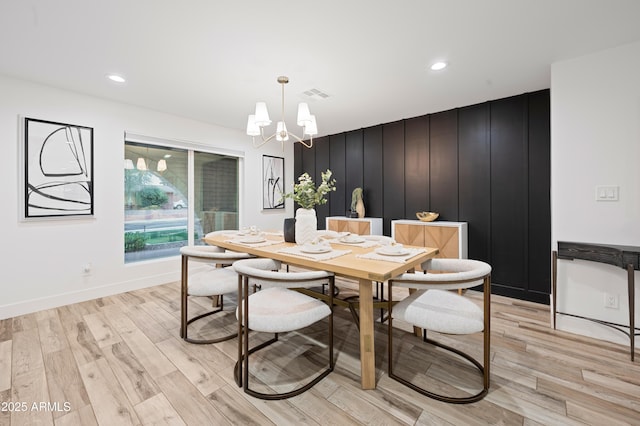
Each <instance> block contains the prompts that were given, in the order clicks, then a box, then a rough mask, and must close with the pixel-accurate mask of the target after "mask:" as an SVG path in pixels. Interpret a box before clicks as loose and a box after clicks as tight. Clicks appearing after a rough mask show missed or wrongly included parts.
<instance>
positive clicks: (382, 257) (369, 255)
mask: <svg viewBox="0 0 640 426" xmlns="http://www.w3.org/2000/svg"><path fill="white" fill-rule="evenodd" d="M407 250H408V251H409V253H407V254H405V255H402V256H389V255H384V254H378V253H376V252H375V251H372V252H370V253H365V254H359V255H357V256H356V257H358V258H360V259H371V260H383V261H385V262H395V263H405V262H406V261H407V260H409V259H411V258H412V257H414V256H416V255H418V254H420V253H424V252H425V251H426V250H425V249H423V248H410V249H407Z"/></svg>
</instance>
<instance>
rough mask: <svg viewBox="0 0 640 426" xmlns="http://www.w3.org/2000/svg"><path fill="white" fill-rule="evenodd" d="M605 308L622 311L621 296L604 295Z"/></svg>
mask: <svg viewBox="0 0 640 426" xmlns="http://www.w3.org/2000/svg"><path fill="white" fill-rule="evenodd" d="M604 307H605V308H609V309H620V296H619V295H617V294H611V293H605V294H604Z"/></svg>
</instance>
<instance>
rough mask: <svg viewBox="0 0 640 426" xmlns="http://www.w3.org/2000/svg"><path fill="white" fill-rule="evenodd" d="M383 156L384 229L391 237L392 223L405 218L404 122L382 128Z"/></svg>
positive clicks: (385, 125)
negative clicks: (394, 220)
mask: <svg viewBox="0 0 640 426" xmlns="http://www.w3.org/2000/svg"><path fill="white" fill-rule="evenodd" d="M382 156H383V160H382V161H383V167H384V171H383V173H384V181H383V183H382V186H383V191H384V193H383V197H384V214H383V218H384V221H383V228H382V229H383V232H384V234H385V235H391V221H392V220H393V219H403V218H404V217H405V212H404V200H405V188H404V121H396V122H394V123H389V124H384V125H383V126H382Z"/></svg>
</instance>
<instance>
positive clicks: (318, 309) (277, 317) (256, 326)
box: [236, 287, 331, 333]
mask: <svg viewBox="0 0 640 426" xmlns="http://www.w3.org/2000/svg"><path fill="white" fill-rule="evenodd" d="M237 315H238V310H237V309H236V317H237ZM329 315H331V309H330V308H329V306H327V304H326V303H324V302H321V301H319V300H317V299H314V298H312V297H309V296H306V295H304V294H301V293H298V292H297V291H294V290H288V289H285V288H280V287H273V288H268V289H265V290H260V291H258V292H257V293H253V294H252V295H250V296H249V328H250V329H251V330H254V331H262V332H267V333H284V332H288V331H294V330H299V329H301V328H304V327H308V326H310V325H311V324H313V323H315V322H317V321H320V320H321V319H323V318H326V317H327V316H329Z"/></svg>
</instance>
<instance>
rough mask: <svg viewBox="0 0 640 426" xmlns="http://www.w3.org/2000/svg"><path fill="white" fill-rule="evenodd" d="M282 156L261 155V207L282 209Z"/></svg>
mask: <svg viewBox="0 0 640 426" xmlns="http://www.w3.org/2000/svg"><path fill="white" fill-rule="evenodd" d="M283 194H284V158H282V157H272V156H270V155H263V156H262V208H263V209H284V199H283V198H282V195H283Z"/></svg>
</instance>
